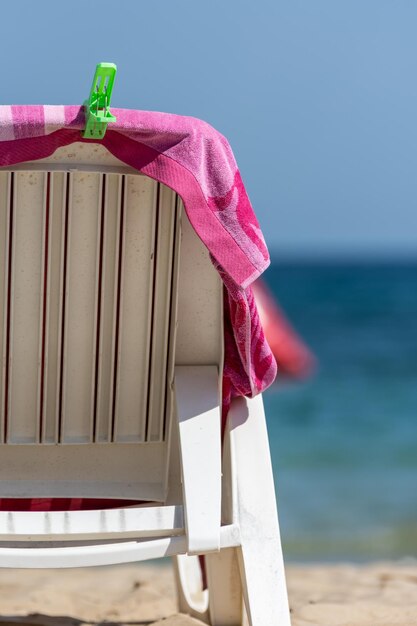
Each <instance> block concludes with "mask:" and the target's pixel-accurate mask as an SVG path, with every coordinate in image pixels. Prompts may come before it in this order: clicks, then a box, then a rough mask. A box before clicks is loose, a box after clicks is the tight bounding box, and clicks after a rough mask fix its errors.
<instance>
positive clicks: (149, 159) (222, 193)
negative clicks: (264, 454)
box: [0, 106, 276, 410]
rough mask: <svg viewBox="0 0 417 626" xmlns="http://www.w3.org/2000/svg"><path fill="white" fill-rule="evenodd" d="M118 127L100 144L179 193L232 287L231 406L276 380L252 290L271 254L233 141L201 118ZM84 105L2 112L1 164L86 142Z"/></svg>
mask: <svg viewBox="0 0 417 626" xmlns="http://www.w3.org/2000/svg"><path fill="white" fill-rule="evenodd" d="M112 112H113V113H114V115H115V116H116V118H117V122H116V123H114V124H111V125H109V126H108V130H107V132H106V135H105V137H104V138H103V139H102V140H99V141H98V143H102V144H103V145H104V146H105V147H106V148H107V149H108V150H109V151H110V152H111V153H112V154H113V155H114V156H116V157H117V158H118V159H120V160H121V161H123V162H125V163H126V164H128V165H130V166H132V167H133V168H135V169H136V170H138V171H140V172H143V173H144V174H146V175H147V176H150V177H151V178H153V179H155V180H157V181H159V182H161V183H163V184H165V185H167V186H168V187H171V188H172V189H174V190H175V191H176V192H177V193H178V194H179V195H180V196H181V198H182V200H183V203H184V206H185V210H186V212H187V215H188V218H189V220H190V222H191V224H192V226H193V228H194V229H195V231H196V232H197V234H198V236H199V237H200V239H201V240H202V241H203V243H204V244H205V245H206V247H207V248H208V250H209V251H210V254H211V258H212V260H213V263H214V265H215V267H216V269H217V270H218V272H219V273H220V275H221V277H222V279H223V282H224V285H225V298H224V302H225V366H224V377H223V405H224V408H225V409H226V410H227V407H228V406H229V404H230V400H231V398H232V397H233V396H235V395H248V396H253V395H256V394H257V393H259V392H260V391H263V390H264V389H266V387H268V386H269V385H270V384H271V383H272V382H273V380H274V378H275V375H276V363H275V360H274V357H273V356H272V353H271V350H270V348H269V346H268V344H267V342H266V340H265V337H264V334H263V331H262V328H261V325H260V322H259V317H258V313H257V310H256V306H255V303H254V298H253V294H252V290H251V288H250V284H251V283H252V282H253V281H254V280H255V279H256V278H257V277H258V276H259V275H260V274H261V273H262V272H263V270H264V269H265V268H266V267H267V266H268V265H269V255H268V251H267V248H266V245H265V241H264V238H263V236H262V233H261V230H260V228H259V224H258V222H257V220H256V217H255V215H254V212H253V210H252V206H251V204H250V201H249V199H248V196H247V194H246V191H245V188H244V186H243V183H242V179H241V177H240V174H239V170H238V168H237V165H236V161H235V159H234V156H233V153H232V150H231V148H230V146H229V144H228V142H227V140H226V139H225V138H224V137H223V136H222V135H221V134H220V133H218V132H217V131H216V130H214V129H213V128H212V127H211V126H209V125H208V124H206V123H205V122H202V121H201V120H198V119H195V118H191V117H183V116H179V115H172V114H168V113H154V112H147V111H130V110H125V109H113V110H112ZM84 125H85V123H84V111H83V108H82V107H79V106H0V166H10V165H14V164H17V163H21V162H23V161H33V160H36V159H41V158H45V157H47V156H49V155H51V154H52V153H53V152H54V151H55V150H56V149H57V148H59V147H61V146H64V145H69V144H71V143H73V142H76V141H91V140H83V139H82V137H81V134H80V130H82V129H83V128H84Z"/></svg>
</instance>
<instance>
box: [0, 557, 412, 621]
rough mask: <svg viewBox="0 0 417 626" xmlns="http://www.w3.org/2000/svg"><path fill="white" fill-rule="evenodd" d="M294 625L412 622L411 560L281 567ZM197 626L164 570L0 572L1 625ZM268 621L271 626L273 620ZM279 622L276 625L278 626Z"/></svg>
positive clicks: (119, 568) (140, 567) (134, 567)
mask: <svg viewBox="0 0 417 626" xmlns="http://www.w3.org/2000/svg"><path fill="white" fill-rule="evenodd" d="M287 578H288V589H289V596H290V605H291V615H292V625H293V626H312V625H320V626H379V625H383V626H388V625H389V626H394V625H395V626H398V625H401V626H406V625H407V626H412V625H414V624H415V625H417V562H411V561H410V562H409V563H402V564H401V563H398V564H395V563H381V564H370V565H364V566H352V565H343V564H342V565H332V566H330V565H317V566H304V565H299V566H295V565H292V566H289V567H287ZM5 624H8V625H10V626H16V624H22V625H25V626H55V625H56V626H81V624H92V625H96V624H100V626H104V624H106V625H107V626H110V624H111V626H119V625H123V624H127V625H129V626H130V625H133V624H134V625H135V626H145V625H146V626H151V625H153V626H157V625H158V626H162V625H163V626H193V625H194V626H199V625H200V624H201V623H200V622H199V621H196V620H194V619H192V618H190V617H187V616H183V615H179V614H177V613H176V601H175V593H174V586H173V576H172V572H171V569H170V568H169V567H155V566H149V565H144V564H140V565H129V566H117V567H108V568H88V569H78V570H0V626H4V625H5ZM271 626H273V625H271ZM277 626H278V625H277Z"/></svg>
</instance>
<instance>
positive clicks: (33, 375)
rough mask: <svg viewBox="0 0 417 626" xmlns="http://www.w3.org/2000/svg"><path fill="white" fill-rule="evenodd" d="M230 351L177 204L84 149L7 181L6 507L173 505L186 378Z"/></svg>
mask: <svg viewBox="0 0 417 626" xmlns="http://www.w3.org/2000/svg"><path fill="white" fill-rule="evenodd" d="M222 336H223V333H222V287H221V281H220V279H219V277H218V275H217V273H216V272H215V270H214V268H213V266H212V264H211V262H210V259H209V256H208V252H207V251H206V249H205V248H204V246H203V245H202V243H201V242H200V240H199V239H198V237H197V236H196V234H195V233H194V231H193V229H192V227H191V225H190V223H189V221H188V218H187V216H186V214H185V211H184V209H183V206H182V202H181V200H180V199H179V198H178V197H177V196H176V194H175V193H174V192H173V191H172V190H171V189H169V188H167V187H165V186H164V185H162V184H159V183H156V182H155V181H153V180H151V179H150V178H147V177H145V176H142V175H140V174H139V173H138V172H136V171H135V170H133V169H131V168H129V167H127V166H126V165H125V164H123V163H122V162H120V161H118V160H117V159H116V158H114V157H113V156H112V155H111V154H110V153H108V152H107V150H106V149H105V148H103V147H102V146H100V145H97V144H86V143H81V142H80V143H79V144H72V145H71V146H69V147H66V148H60V149H59V150H57V151H56V152H55V154H54V155H52V156H51V157H50V158H48V159H43V160H41V161H36V162H33V163H30V164H21V165H19V166H15V167H14V168H8V169H7V170H6V169H4V168H3V169H2V170H0V354H1V355H2V364H3V367H2V371H1V374H0V450H1V454H0V497H8V496H16V497H46V496H52V497H54V496H55V497H57V496H67V495H71V496H74V497H103V496H105V497H120V498H126V497H132V498H141V499H154V500H163V499H164V495H165V494H166V491H167V480H168V479H167V463H168V449H169V439H170V417H171V414H172V408H173V398H172V380H173V370H174V365H175V364H182V365H184V364H187V365H193V364H207V365H212V364H216V365H217V366H218V367H219V373H220V372H221V368H222V358H223V357H222V344H223V340H222Z"/></svg>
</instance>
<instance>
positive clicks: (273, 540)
mask: <svg viewBox="0 0 417 626" xmlns="http://www.w3.org/2000/svg"><path fill="white" fill-rule="evenodd" d="M79 146H83V148H82V150H80V149H79ZM79 146H78V148H77V144H74V145H72V146H71V147H70V148H65V149H60V150H58V151H57V153H55V154H54V155H52V157H50V158H49V159H43V160H41V161H37V162H33V163H30V164H21V165H19V166H15V167H13V168H8V169H9V170H13V171H15V172H18V171H27V170H29V169H30V170H32V171H51V172H53V171H72V170H73V169H77V170H78V171H86V172H89V171H94V172H99V173H115V172H116V173H117V172H118V173H124V174H128V175H130V176H133V175H139V174H138V173H137V172H135V171H133V170H131V168H127V167H126V166H125V165H124V164H122V163H121V162H119V161H117V159H115V158H114V157H113V156H112V155H110V154H109V153H107V151H106V150H105V149H104V148H102V147H101V146H97V145H96V144H91V146H89V148H88V149H87V148H86V147H85V146H86V144H82V143H80V144H79ZM1 171H7V168H2V169H1V170H0V172H1ZM182 221H183V227H185V228H186V229H189V228H190V226H189V224H188V220H187V218H186V216H185V215H183V216H182ZM184 225H185V226H184ZM187 236H188V237H191V239H190V241H191V244H190V245H191V247H193V246H195V249H198V250H201V249H202V245H201V242H199V241H198V240H197V237H196V236H195V234H193V235H187ZM181 254H182V251H181ZM201 254H202V255H203V256H204V260H203V261H201V263H202V264H203V265H204V264H205V267H207V266H208V265H209V264H210V261H209V259H208V255H207V252H206V251H203V252H201ZM188 261H189V259H188ZM197 265H198V264H197ZM200 265H201V264H200ZM197 269H198V268H197ZM181 271H184V272H185V274H186V275H185V277H183V278H182V279H181V276H180V278H179V281H180V283H181V280H182V281H183V282H182V285H180V287H179V290H180V289H181V286H184V285H185V284H186V282H187V280H188V278H189V276H190V274H187V271H188V272H193V273H194V274H195V270H194V269H193V268H190V267H188V268H187V269H184V266H183V268H182V270H181V269H180V274H181ZM207 271H208V272H209V277H210V280H211V281H212V283H211V284H215V285H217V287H216V289H217V296H216V298H215V301H214V302H211V303H210V304H207V302H206V303H205V304H204V303H203V305H202V311H204V310H205V309H206V308H207V309H208V312H206V313H204V314H203V313H201V315H202V316H203V317H204V315H208V314H210V315H213V311H214V316H215V318H216V320H215V325H216V326H217V330H216V333H217V335H216V336H220V337H221V336H222V327H221V307H222V297H221V293H222V287H221V283H220V279H219V277H218V276H217V274H216V272H215V270H214V268H213V267H212V266H211V265H210V269H209V270H207ZM199 280H201V279H199V278H198V276H197V281H199ZM213 281H214V282H213ZM187 297H188V300H187V302H189V299H190V295H188V296H187ZM191 297H192V288H191ZM207 298H208V300H210V299H211V300H213V293H209V294H208V296H207ZM206 305H207V306H206ZM181 306H182V305H181V303H180V304H179V305H178V308H179V312H178V326H179V327H180V326H181V325H182V327H183V330H182V331H180V330H179V332H180V333H181V332H182V333H183V335H184V336H185V337H186V335H187V332H188V329H187V324H189V323H190V321H189V320H185V321H184V320H183V319H182V310H181ZM197 317H198V315H197ZM200 323H202V329H200V332H201V333H202V335H204V333H205V330H206V328H207V327H208V324H207V322H206V321H205V320H204V319H203V320H202V322H201V320H200ZM191 325H192V323H191ZM193 332H195V331H194V330H192V329H191V330H190V333H191V335H190V336H191V337H192V336H193ZM178 342H179V343H181V340H180V341H179V340H178V337H177V344H176V347H175V346H174V348H173V349H174V353H175V355H176V356H175V359H174V362H173V364H172V368H171V369H172V372H171V375H169V379H168V380H167V383H166V384H167V385H168V386H170V389H171V390H172V393H173V396H172V398H173V401H172V406H171V407H170V416H169V418H168V422H167V432H166V441H165V442H162V443H161V444H157V443H152V442H151V441H149V442H146V443H141V444H137V445H138V446H140V456H141V459H142V461H141V463H142V465H143V467H142V466H141V469H144V471H145V470H146V466H148V473H149V472H150V471H151V470H152V458H153V457H155V454H157V453H156V452H155V451H157V450H160V452H161V454H163V455H165V457H164V458H165V462H164V464H163V465H162V467H163V468H164V476H163V479H162V482H161V485H162V487H161V488H160V491H159V492H154V493H153V494H151V493H149V494H148V495H147V493H146V490H145V487H144V485H143V484H142V485H141V487H140V489H139V491H137V493H138V494H139V493H140V494H141V495H142V497H143V496H145V498H144V499H145V500H146V499H149V500H152V495H153V496H154V495H155V493H157V495H158V494H159V497H158V498H156V499H157V500H159V501H158V502H156V503H148V504H140V505H138V506H134V507H124V508H116V509H108V510H87V511H50V512H21V511H14V512H0V567H13V568H16V567H18V568H19V567H22V568H50V567H52V568H63V567H83V566H96V565H109V564H115V563H127V562H134V561H141V560H146V559H154V558H160V557H167V556H173V557H175V558H174V563H175V577H176V584H177V589H178V597H179V607H180V610H181V611H182V612H185V613H188V614H190V615H193V616H195V617H199V618H200V619H202V620H203V621H205V622H207V623H208V624H211V625H212V626H239V625H241V624H242V623H243V621H244V619H245V614H246V616H247V619H248V621H249V624H250V625H251V626H271V625H275V624H276V625H280V626H289V624H290V618H289V608H288V600H287V592H286V583H285V574H284V565H283V558H282V550H281V545H280V534H279V526H278V518H277V509H276V501H275V489H274V480H273V474H272V466H271V460H270V451H269V443H268V435H267V430H266V422H265V415H264V409H263V403H262V398H261V396H257V397H256V398H253V399H248V398H236V399H234V400H233V401H232V405H231V408H230V411H229V414H228V417H227V424H226V429H225V433H224V438H223V442H222V435H221V374H222V367H223V355H222V346H221V342H219V346H216V347H215V354H216V355H217V356H215V357H214V358H213V356H212V355H208V356H207V357H206V358H201V359H200V360H198V359H197V362H195V361H193V360H192V359H193V357H188V356H187V357H184V356H181V355H180V356H178V355H179V354H180V353H181V349H180V348H178ZM203 356H204V355H203ZM168 370H169V368H168ZM84 445H86V446H88V449H90V448H91V449H93V448H94V449H96V448H97V446H98V447H99V448H100V446H101V449H102V450H107V449H108V450H109V452H108V453H109V454H112V450H113V451H114V455H115V458H116V459H120V458H123V457H126V458H130V457H131V456H132V455H133V454H134V452H135V450H136V448H135V445H134V444H129V443H125V444H123V443H108V444H100V443H95V442H91V443H85V444H84ZM158 445H159V446H160V447H159V448H158V447H157V446H158ZM152 446H153V447H152ZM161 446H162V447H161ZM0 447H1V448H2V450H3V451H4V452H5V457H4V458H5V463H6V462H10V463H11V464H12V465H13V463H16V467H17V466H18V465H19V463H20V464H23V465H24V460H23V459H24V458H25V456H26V457H27V456H28V455H30V454H31V452H30V450H32V449H33V450H34V449H35V448H36V449H39V448H40V447H41V448H42V450H45V454H46V455H50V457H51V458H52V457H53V456H54V454H55V455H56V454H60V453H63V450H64V449H65V454H68V455H71V453H74V454H75V455H76V454H77V452H76V450H77V449H78V448H77V446H74V445H71V444H69V445H60V444H59V443H58V444H57V445H53V446H49V445H43V444H37V445H33V446H32V445H29V446H28V445H25V444H23V445H19V444H16V443H11V444H10V445H6V444H5V443H4V444H3V445H1V446H0ZM86 449H87V448H86ZM137 449H138V450H139V447H138V448H137ZM128 450H130V452H127V451H128ZM146 450H148V452H146ZM102 454H107V452H106V453H104V452H103V453H102ZM129 455H130V457H129ZM130 462H132V463H133V461H129V463H130ZM126 463H127V465H126V469H125V471H126V472H129V471H131V468H132V467H134V465H133V466H132V465H129V464H128V462H127V461H126ZM0 465H1V464H0ZM149 468H151V470H149ZM111 469H113V468H111ZM2 471H3V472H4V471H5V470H4V468H3V470H2V467H0V497H25V496H28V495H29V496H30V494H31V492H30V488H31V484H30V481H29V482H28V481H26V482H24V481H23V482H24V487H21V482H19V481H12V480H6V481H3V478H4V476H3V477H2V473H1V472H2ZM84 471H87V470H85V468H84ZM100 471H101V472H102V475H101V477H100V481H99V484H98V483H97V484H96V487H97V489H96V490H95V491H94V490H93V487H91V489H92V491H91V495H92V496H93V497H106V496H107V497H115V493H118V492H117V484H116V486H115V485H113V486H111V483H112V480H111V478H112V477H111V475H110V473H109V472H110V470H109V471H104V470H103V469H102V468H101V469H100ZM25 475H26V474H25ZM77 480H78V481H79V477H78V478H77ZM106 481H107V482H106ZM22 484H23V483H22ZM51 484H53V477H52V478H51V479H50V480H49V482H48V485H49V487H48V489H52V491H48V492H47V493H48V494H53V495H54V496H58V495H60V496H68V495H69V494H70V493H71V489H72V488H73V485H74V483H71V482H70V483H68V485H67V487H66V490H65V489H64V491H65V492H64V493H63V492H62V490H61V492H59V493H56V492H54V491H53V489H54V488H53V487H51V486H50V485H51ZM63 484H64V483H62V481H61V483H60V488H61V489H62V486H63ZM86 493H87V492H86V491H85V492H84V495H85V494H86ZM45 494H46V492H45ZM119 494H120V495H118V496H116V497H126V495H128V494H127V492H124V493H123V494H121V493H120V492H119ZM37 495H39V494H37ZM78 495H79V494H77V496H78ZM87 495H90V492H88V493H87ZM197 555H204V557H205V564H206V573H207V582H208V590H207V591H205V592H202V593H199V595H198V598H197V596H196V592H197V591H198V588H199V586H200V582H201V574H200V570H199V568H197V567H196V559H195V557H196V556H197ZM193 557H194V558H193ZM200 591H201V590H200Z"/></svg>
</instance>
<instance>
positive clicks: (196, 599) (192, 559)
mask: <svg viewBox="0 0 417 626" xmlns="http://www.w3.org/2000/svg"><path fill="white" fill-rule="evenodd" d="M172 560H173V566H174V577H175V586H176V589H177V598H178V609H179V611H180V613H185V614H186V615H191V617H195V618H197V619H199V620H201V621H203V622H205V623H206V624H210V618H209V612H208V591H207V590H203V585H202V576H201V569H200V563H199V560H198V557H197V556H187V555H185V554H179V555H178V556H175V557H173V559H172Z"/></svg>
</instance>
